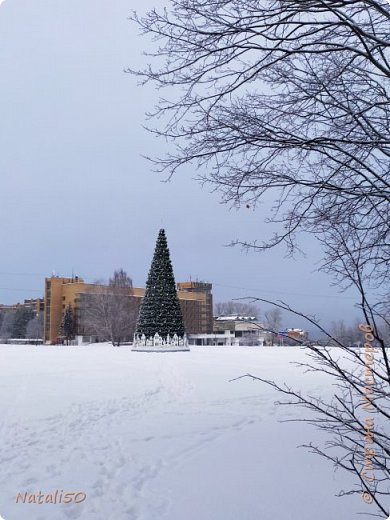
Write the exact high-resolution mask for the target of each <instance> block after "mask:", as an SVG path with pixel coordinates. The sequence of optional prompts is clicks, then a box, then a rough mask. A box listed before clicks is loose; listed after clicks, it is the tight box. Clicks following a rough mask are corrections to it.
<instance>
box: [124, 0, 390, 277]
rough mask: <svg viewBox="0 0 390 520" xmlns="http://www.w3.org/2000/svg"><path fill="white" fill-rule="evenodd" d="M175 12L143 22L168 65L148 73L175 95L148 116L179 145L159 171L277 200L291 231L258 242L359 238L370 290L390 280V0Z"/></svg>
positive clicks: (237, 198) (244, 201) (180, 0)
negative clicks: (183, 171) (193, 174)
mask: <svg viewBox="0 0 390 520" xmlns="http://www.w3.org/2000/svg"><path fill="white" fill-rule="evenodd" d="M170 6H171V7H170V9H165V10H164V11H162V12H158V11H156V10H152V11H151V12H149V13H148V14H147V15H146V16H145V17H143V18H142V17H138V16H137V15H134V17H133V18H134V19H135V20H136V22H137V23H138V24H139V26H140V27H141V29H142V30H143V31H144V33H146V34H149V35H151V36H152V37H153V38H154V39H155V40H156V41H157V42H158V43H159V45H158V48H157V50H156V52H155V53H153V54H152V57H155V58H156V59H155V62H154V64H155V66H153V63H152V65H150V66H149V67H148V68H146V69H145V70H143V71H136V72H135V73H136V74H137V75H138V76H139V77H140V78H141V81H142V82H148V81H150V82H153V83H154V84H155V85H157V86H158V87H159V88H160V89H168V90H169V89H170V88H171V87H174V89H173V88H172V100H171V101H170V100H169V99H167V96H165V97H164V98H161V99H160V102H159V103H158V105H157V108H156V110H155V111H154V112H152V113H151V114H149V115H150V116H151V117H154V118H158V120H159V121H161V122H162V123H161V124H162V125H164V124H165V126H162V127H159V128H151V130H152V131H154V132H156V133H157V134H159V135H162V136H164V137H166V138H168V139H170V140H171V141H172V142H173V143H174V146H175V147H176V152H172V153H170V154H168V155H167V156H165V157H162V158H160V159H154V160H155V162H156V164H157V165H158V166H159V167H161V168H162V169H163V170H166V171H168V172H169V173H170V174H172V173H173V172H174V171H175V170H176V169H177V168H178V167H180V166H182V165H184V164H186V163H195V164H197V165H198V166H199V167H200V171H201V172H204V173H201V174H200V175H201V180H202V181H206V182H211V183H212V184H214V186H215V187H216V188H217V189H219V190H221V192H222V196H223V200H225V201H227V202H230V203H232V204H235V205H239V206H240V205H256V203H258V202H259V201H260V200H261V199H262V197H263V196H264V195H265V194H266V193H267V196H269V195H270V194H271V195H274V198H275V205H274V211H273V213H272V214H271V215H269V219H270V220H271V221H274V222H278V223H279V224H280V225H281V231H279V232H277V233H276V234H275V235H274V236H273V237H270V239H269V240H267V241H264V242H261V243H258V242H254V243H252V244H251V245H252V246H253V247H256V248H258V249H264V248H265V249H266V248H268V247H272V246H273V245H276V244H279V243H281V242H284V243H285V244H286V245H287V247H288V249H289V250H290V251H293V250H294V248H295V247H296V233H297V232H298V231H302V230H305V231H308V232H310V233H312V234H314V235H315V236H316V237H317V238H318V239H319V240H320V241H322V242H323V243H324V245H325V248H326V244H327V243H329V242H330V243H331V245H332V246H333V245H334V246H335V247H337V246H338V245H339V244H340V240H342V239H346V237H348V238H347V239H348V240H349V243H350V245H351V244H353V243H354V245H355V246H357V247H359V254H360V255H361V257H362V260H364V261H365V262H366V263H367V264H369V265H370V269H371V274H372V276H371V281H372V282H373V281H374V280H375V281H376V282H378V283H380V282H381V281H383V280H385V279H386V277H387V276H388V269H389V262H388V258H389V244H388V240H387V236H388V222H389V204H388V202H389V192H390V170H389V168H388V163H389V154H390V148H389V145H390V139H389V135H390V132H389V130H390V125H389V106H390V98H389V96H390V56H389V49H390V6H389V5H388V4H387V3H386V1H385V0H382V1H374V0H345V1H342V0H340V1H337V2H335V1H334V0H309V1H307V2H302V1H301V0H287V1H286V0H280V1H278V0H267V1H266V0H262V1H258V0H229V1H227V0H216V1H214V2H213V4H212V7H213V8H212V9H210V4H209V2H208V1H206V0H176V1H175V2H171V4H170ZM336 224H337V226H338V228H339V231H340V236H339V235H338V234H337V233H334V226H335V225H336ZM350 231H353V233H352V236H350V237H349V232H350ZM354 235H358V236H359V237H360V239H361V241H362V243H361V244H357V243H356V240H355V238H356V237H355V236H354ZM240 243H241V242H240ZM244 245H249V244H247V243H244ZM328 268H331V265H330V264H328Z"/></svg>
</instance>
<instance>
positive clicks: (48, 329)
mask: <svg viewBox="0 0 390 520" xmlns="http://www.w3.org/2000/svg"><path fill="white" fill-rule="evenodd" d="M104 287H106V286H104ZM101 289H102V286H101V285H97V284H88V283H85V282H84V280H83V279H82V278H79V277H77V276H76V277H74V278H61V277H57V276H53V277H51V278H46V279H45V315H44V316H45V319H44V331H45V337H44V339H45V342H46V343H51V344H55V343H57V341H58V336H59V328H60V324H61V320H62V315H63V312H64V310H65V308H66V307H67V306H68V305H71V307H72V309H73V311H74V315H75V317H76V325H77V317H78V316H79V311H80V297H81V295H83V294H88V293H90V294H93V293H96V292H99V291H101ZM211 290H212V285H211V284H209V283H204V282H181V283H178V284H177V295H178V298H179V301H180V304H181V308H182V312H183V319H184V326H185V328H186V332H187V333H188V334H198V333H208V332H212V330H213V297H212V293H211ZM144 294H145V289H143V288H136V287H134V288H132V289H129V296H131V297H134V298H135V299H136V302H137V304H138V305H140V303H141V300H142V298H143V296H144ZM79 332H81V331H79Z"/></svg>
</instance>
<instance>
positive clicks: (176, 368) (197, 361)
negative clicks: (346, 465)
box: [0, 345, 370, 520]
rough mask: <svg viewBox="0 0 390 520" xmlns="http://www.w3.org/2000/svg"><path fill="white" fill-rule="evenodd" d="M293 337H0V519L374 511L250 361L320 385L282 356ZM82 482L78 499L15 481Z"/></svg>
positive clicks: (270, 373)
mask: <svg viewBox="0 0 390 520" xmlns="http://www.w3.org/2000/svg"><path fill="white" fill-rule="evenodd" d="M304 355H305V354H304V351H303V350H302V349H300V348H292V347H288V348H243V347H192V349H191V351H190V352H188V353H186V354H180V353H164V354H163V355H162V354H158V353H156V354H154V353H141V352H137V353H134V352H131V349H130V347H121V348H114V347H112V346H110V345H89V346H85V347H77V346H75V347H66V346H62V347H59V346H58V347H57V346H56V347H51V346H38V347H35V346H10V345H4V346H0V375H1V377H0V397H1V401H0V416H1V423H0V424H1V426H0V432H1V439H2V443H1V451H0V463H1V464H0V467H1V475H0V515H1V516H3V517H4V519H5V520H22V519H23V520H25V519H27V518H28V519H29V520H46V519H47V520H49V519H50V520H52V519H54V520H68V519H77V518H80V519H82V520H100V519H101V520H125V519H126V520H164V519H166V520H238V519H239V520H260V519H261V520H275V519H279V518H280V519H284V520H290V519H291V520H295V519H297V520H298V519H299V520H309V519H312V518H315V519H316V520H328V519H329V518H343V519H349V518H353V516H354V513H355V512H357V511H366V512H368V511H370V509H369V507H370V506H365V505H364V504H363V502H361V500H360V498H359V497H357V496H355V497H347V498H342V499H341V498H335V497H334V495H335V493H337V492H338V491H339V490H340V489H342V488H347V487H348V486H349V483H348V482H347V481H346V480H345V478H346V476H345V475H342V474H341V473H340V472H337V473H333V471H332V468H331V467H330V466H329V465H327V463H326V462H324V461H322V460H321V459H319V458H317V457H316V456H314V455H311V454H309V453H307V452H306V451H305V450H303V449H298V448H297V445H299V444H301V443H304V442H309V441H310V440H313V441H315V440H316V439H318V435H319V433H318V432H316V431H315V430H313V429H312V428H311V427H309V426H307V425H305V424H304V423H298V424H297V423H280V422H279V421H280V419H286V418H287V419H288V418H293V417H294V416H295V415H294V414H295V413H296V410H294V409H292V408H287V409H286V408H281V407H275V405H274V401H275V400H276V398H277V396H276V395H275V393H273V391H272V390H271V389H270V388H268V387H266V386H264V385H262V384H261V383H259V382H256V381H252V380H250V379H248V378H246V379H240V380H238V381H232V382H230V380H232V379H234V378H236V377H238V376H240V375H243V374H246V373H248V372H250V373H253V374H257V375H259V376H262V377H268V378H275V379H277V380H279V381H286V382H289V383H295V384H296V386H298V387H300V388H306V389H310V390H311V391H312V393H313V392H314V393H315V392H317V393H324V392H325V391H330V390H331V389H330V387H329V384H328V382H327V381H326V378H325V377H324V376H321V375H318V374H317V375H315V374H311V375H303V374H302V372H299V371H298V369H297V368H295V367H294V366H292V365H291V364H290V363H289V362H290V361H293V360H297V359H299V360H302V359H303V356H304ZM56 490H59V491H63V492H76V491H80V492H84V493H85V494H86V499H85V500H84V501H83V502H81V503H68V504H64V503H61V504H51V503H47V504H34V503H30V504H28V503H21V502H20V501H19V503H17V504H16V503H15V497H16V494H17V493H19V492H20V493H23V492H26V493H34V494H37V493H38V492H39V491H41V492H42V494H47V493H50V492H52V491H53V492H54V491H56Z"/></svg>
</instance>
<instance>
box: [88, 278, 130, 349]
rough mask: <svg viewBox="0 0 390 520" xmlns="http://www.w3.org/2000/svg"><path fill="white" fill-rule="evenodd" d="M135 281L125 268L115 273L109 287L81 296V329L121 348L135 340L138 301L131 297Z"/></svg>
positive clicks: (102, 286)
mask: <svg viewBox="0 0 390 520" xmlns="http://www.w3.org/2000/svg"><path fill="white" fill-rule="evenodd" d="M132 287H133V284H132V280H131V278H129V277H128V276H127V274H126V273H125V271H123V270H122V269H120V270H118V271H115V272H114V275H113V277H112V278H111V279H110V281H109V284H108V285H103V284H101V285H100V286H99V287H98V289H97V290H95V291H94V292H93V293H92V292H91V293H85V294H82V295H81V300H82V301H81V302H80V307H81V312H80V329H81V330H82V331H83V332H84V333H85V334H89V335H96V336H97V337H98V338H99V339H101V340H105V341H111V342H112V344H113V345H114V346H120V344H121V343H123V341H126V340H127V341H129V340H130V339H132V337H133V334H134V332H135V325H136V321H137V316H138V310H139V302H138V298H135V297H134V296H132V294H131V289H132Z"/></svg>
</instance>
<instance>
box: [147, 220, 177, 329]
mask: <svg viewBox="0 0 390 520" xmlns="http://www.w3.org/2000/svg"><path fill="white" fill-rule="evenodd" d="M156 332H157V333H158V334H159V335H160V336H162V337H166V336H167V335H168V334H169V335H170V336H173V335H174V334H177V335H178V336H183V335H184V332H185V330H184V324H183V315H182V312H181V307H180V302H179V299H178V297H177V293H176V284H175V278H174V275H173V269H172V264H171V260H170V257H169V249H168V244H167V239H166V236H165V231H164V229H160V232H159V234H158V238H157V242H156V248H155V251H154V256H153V260H152V265H151V267H150V271H149V275H148V281H147V282H146V291H145V297H144V299H143V301H142V304H141V308H140V313H139V317H138V323H137V334H138V335H141V334H145V336H146V337H150V336H154V334H155V333H156Z"/></svg>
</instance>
